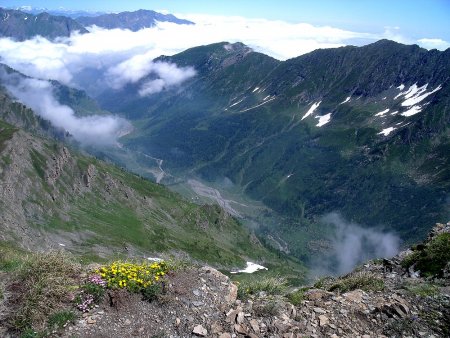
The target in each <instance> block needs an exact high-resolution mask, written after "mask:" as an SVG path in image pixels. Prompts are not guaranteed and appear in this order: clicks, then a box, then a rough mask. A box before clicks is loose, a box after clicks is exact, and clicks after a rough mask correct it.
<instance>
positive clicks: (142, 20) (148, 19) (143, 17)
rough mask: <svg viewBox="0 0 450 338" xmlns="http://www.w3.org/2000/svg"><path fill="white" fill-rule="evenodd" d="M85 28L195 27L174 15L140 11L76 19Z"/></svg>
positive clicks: (190, 22) (136, 29)
mask: <svg viewBox="0 0 450 338" xmlns="http://www.w3.org/2000/svg"><path fill="white" fill-rule="evenodd" d="M76 20H77V21H78V22H79V23H81V24H82V25H84V26H91V25H96V26H98V27H103V28H107V29H114V28H120V29H129V30H131V31H138V30H140V29H143V28H149V27H153V26H155V25H156V23H157V22H172V23H176V24H179V25H193V24H194V23H193V22H192V21H188V20H184V19H179V18H177V17H175V16H174V15H172V14H162V13H158V12H155V11H153V10H146V9H139V10H137V11H134V12H120V13H115V14H103V15H100V16H89V17H87V16H81V17H79V18H77V19H76Z"/></svg>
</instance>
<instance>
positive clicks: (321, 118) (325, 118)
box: [316, 113, 331, 127]
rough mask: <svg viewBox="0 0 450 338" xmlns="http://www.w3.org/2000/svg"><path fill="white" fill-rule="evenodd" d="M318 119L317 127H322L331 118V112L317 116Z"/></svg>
mask: <svg viewBox="0 0 450 338" xmlns="http://www.w3.org/2000/svg"><path fill="white" fill-rule="evenodd" d="M316 119H319V123H317V124H316V127H322V126H323V125H325V124H327V123H328V122H330V120H331V113H328V114H326V115H323V116H316Z"/></svg>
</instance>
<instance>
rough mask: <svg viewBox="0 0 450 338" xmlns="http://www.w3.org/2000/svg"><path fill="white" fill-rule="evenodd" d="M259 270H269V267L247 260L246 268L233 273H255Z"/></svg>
mask: <svg viewBox="0 0 450 338" xmlns="http://www.w3.org/2000/svg"><path fill="white" fill-rule="evenodd" d="M258 270H269V269H267V268H266V267H265V266H262V265H259V264H256V263H252V262H247V267H246V268H245V269H243V270H238V271H231V273H254V272H256V271H258Z"/></svg>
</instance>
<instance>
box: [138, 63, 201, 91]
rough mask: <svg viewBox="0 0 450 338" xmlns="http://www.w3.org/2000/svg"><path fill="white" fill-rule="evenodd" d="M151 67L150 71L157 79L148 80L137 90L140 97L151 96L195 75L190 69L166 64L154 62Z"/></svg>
mask: <svg viewBox="0 0 450 338" xmlns="http://www.w3.org/2000/svg"><path fill="white" fill-rule="evenodd" d="M151 65H152V67H151V70H150V71H151V72H152V73H155V74H157V75H158V78H157V79H154V80H149V81H147V82H146V83H144V84H143V85H142V87H141V89H140V90H139V95H141V96H146V95H151V94H154V93H158V92H160V91H161V90H163V89H165V88H170V87H173V86H176V85H178V84H180V83H182V82H184V81H186V80H187V79H189V78H191V77H193V76H195V74H196V72H195V70H194V68H192V67H184V68H179V67H177V66H176V65H174V64H171V63H166V62H154V63H152V64H151Z"/></svg>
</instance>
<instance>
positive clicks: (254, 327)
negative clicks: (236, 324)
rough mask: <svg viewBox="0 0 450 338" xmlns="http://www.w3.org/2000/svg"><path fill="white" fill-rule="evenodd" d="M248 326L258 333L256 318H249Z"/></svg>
mask: <svg viewBox="0 0 450 338" xmlns="http://www.w3.org/2000/svg"><path fill="white" fill-rule="evenodd" d="M250 326H251V327H252V330H253V331H255V333H260V331H259V325H258V321H257V320H256V319H252V320H250Z"/></svg>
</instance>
